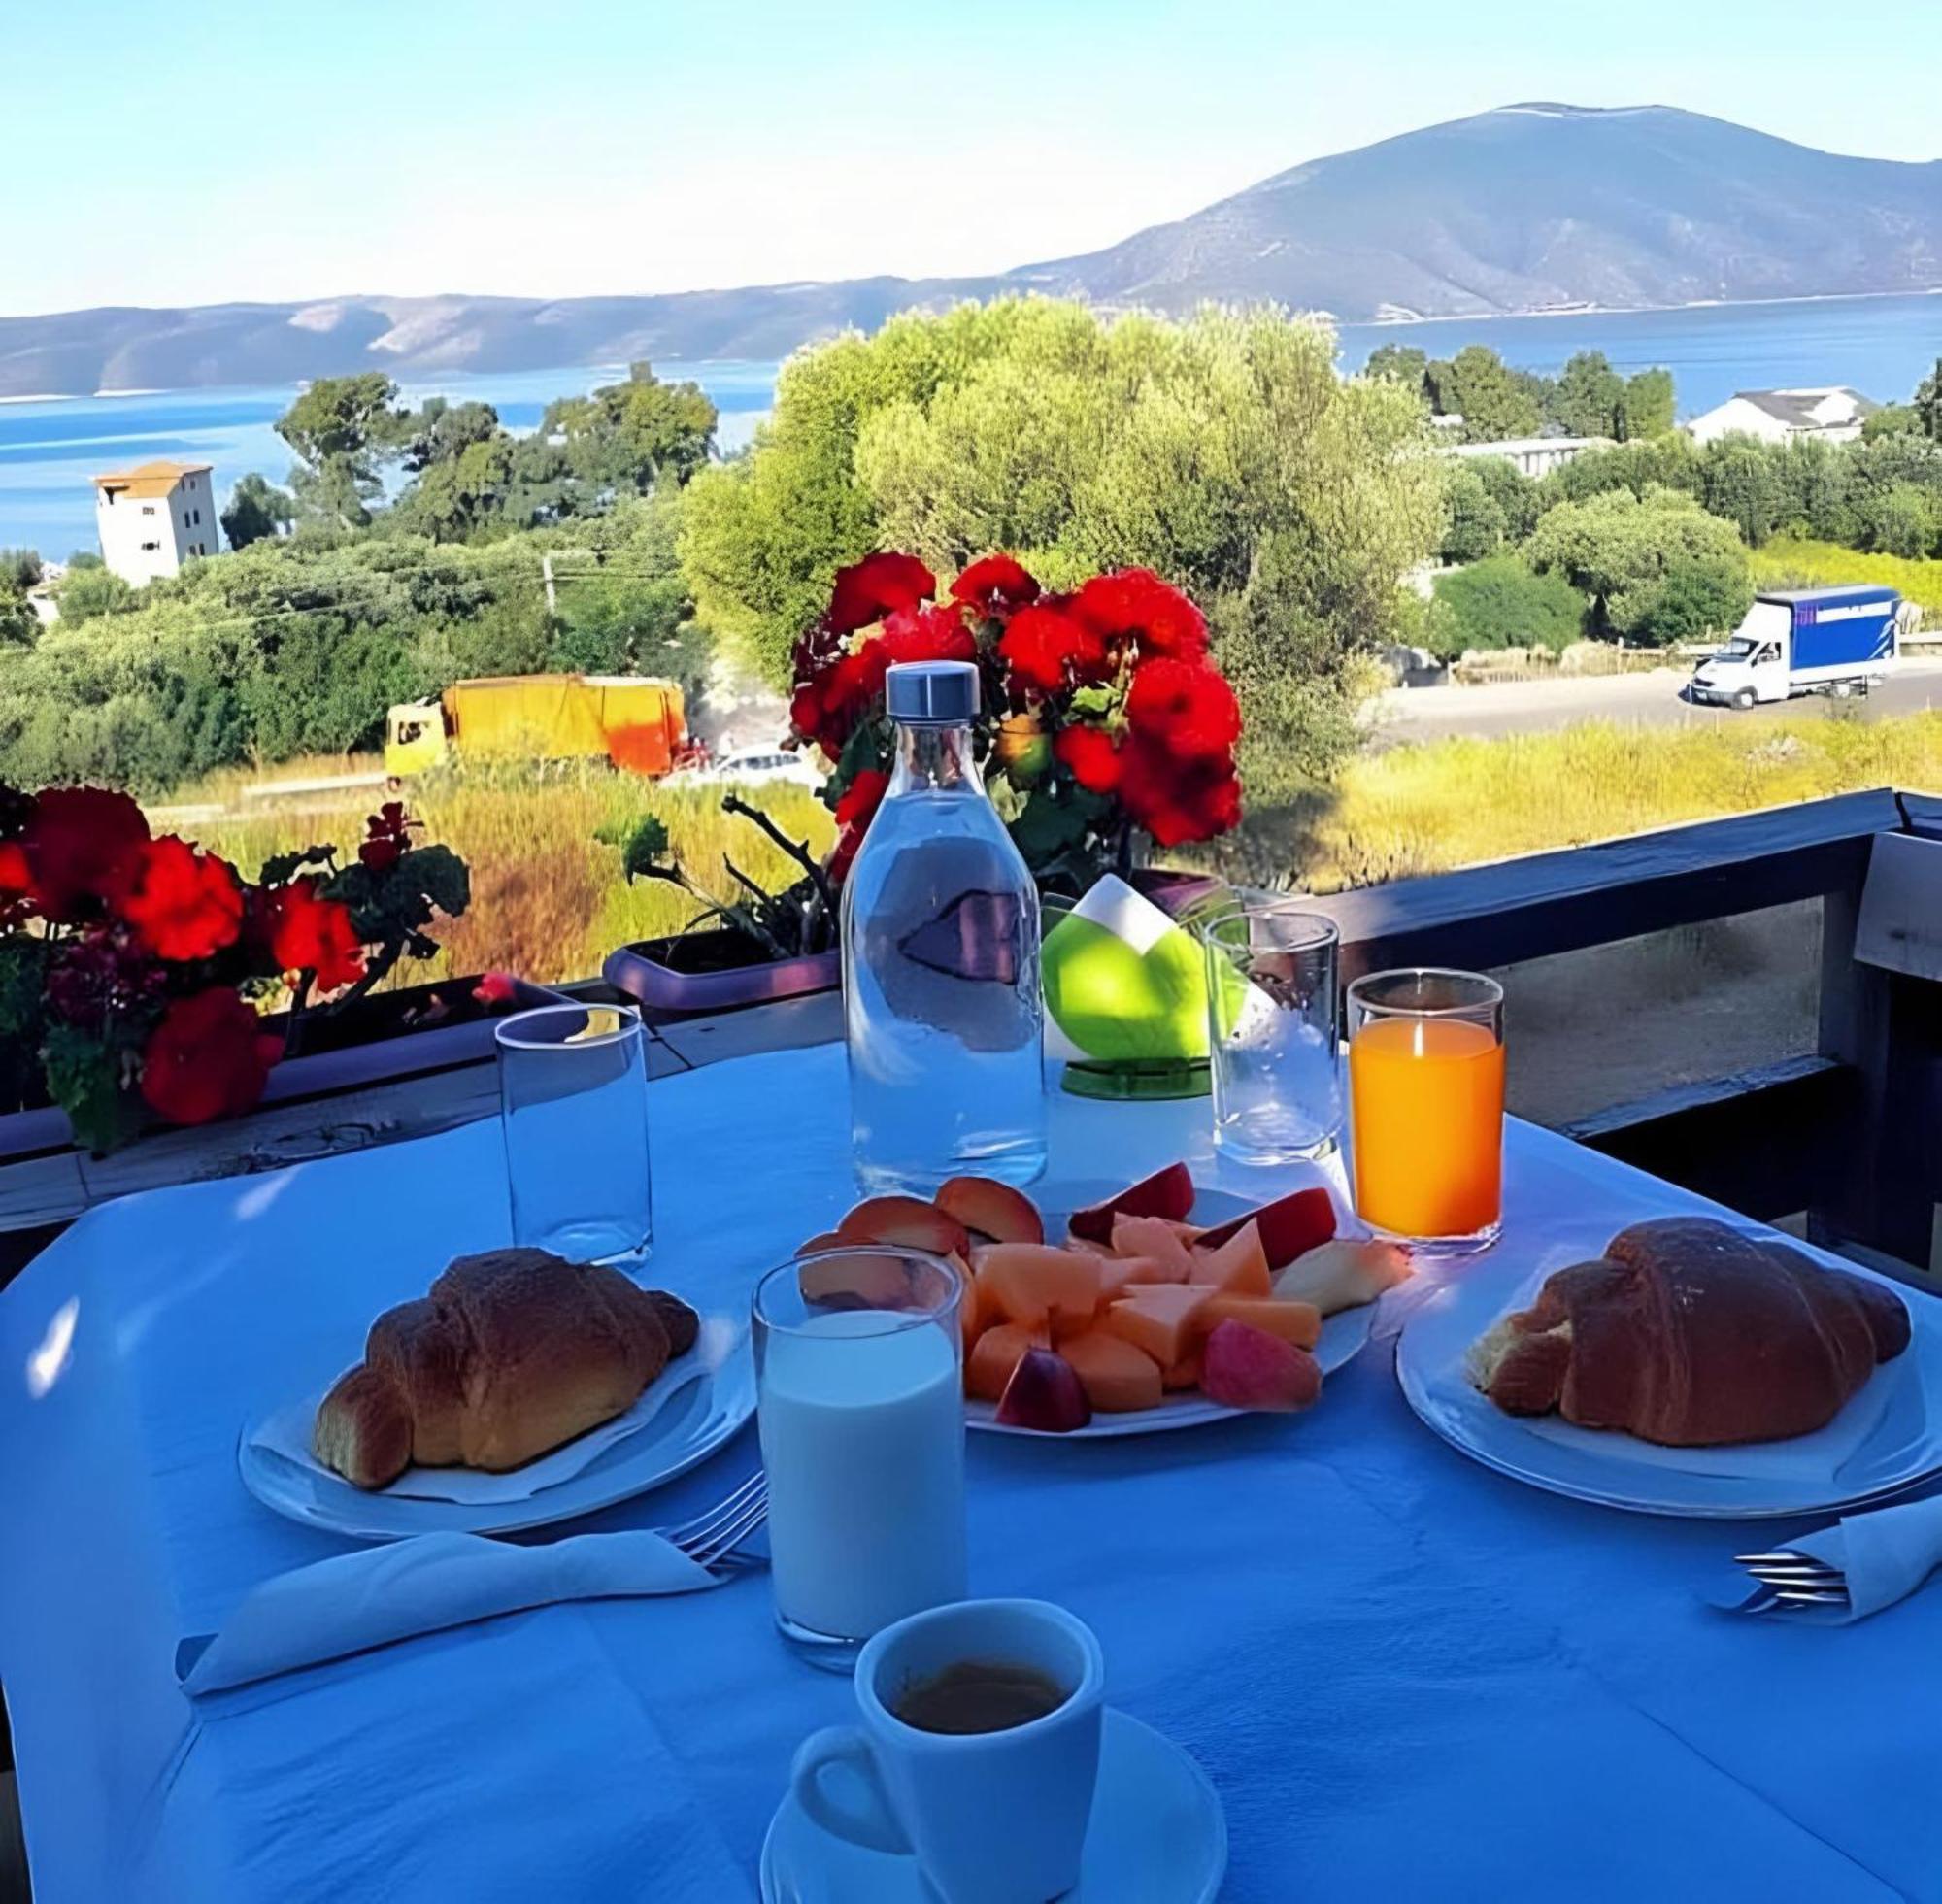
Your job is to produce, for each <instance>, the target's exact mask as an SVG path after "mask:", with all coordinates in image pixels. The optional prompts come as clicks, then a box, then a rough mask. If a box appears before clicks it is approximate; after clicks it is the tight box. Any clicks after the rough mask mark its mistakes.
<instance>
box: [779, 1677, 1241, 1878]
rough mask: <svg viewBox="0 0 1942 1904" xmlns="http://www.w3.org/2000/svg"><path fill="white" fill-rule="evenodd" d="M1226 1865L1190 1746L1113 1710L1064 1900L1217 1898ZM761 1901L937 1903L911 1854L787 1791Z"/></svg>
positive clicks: (1216, 1816) (1216, 1804) (1215, 1809)
mask: <svg viewBox="0 0 1942 1904" xmlns="http://www.w3.org/2000/svg"><path fill="white" fill-rule="evenodd" d="M1226 1869H1227V1820H1226V1818H1225V1817H1224V1816H1223V1814H1222V1810H1221V1801H1220V1799H1219V1798H1218V1797H1216V1796H1215V1793H1214V1787H1212V1786H1211V1785H1209V1784H1208V1783H1207V1775H1206V1774H1205V1773H1204V1772H1202V1771H1201V1769H1200V1767H1199V1766H1198V1765H1196V1764H1195V1763H1194V1762H1193V1760H1192V1759H1191V1758H1189V1756H1188V1755H1187V1754H1186V1753H1184V1752H1183V1751H1182V1750H1181V1749H1180V1748H1179V1747H1178V1746H1177V1745H1175V1744H1174V1743H1173V1742H1172V1740H1170V1739H1163V1738H1161V1736H1160V1735H1159V1734H1158V1733H1157V1732H1155V1730H1154V1729H1153V1727H1152V1726H1150V1725H1143V1724H1141V1722H1140V1721H1139V1720H1136V1719H1134V1718H1132V1717H1130V1716H1129V1715H1128V1714H1126V1713H1122V1712H1115V1711H1114V1710H1113V1709H1112V1708H1111V1707H1108V1708H1107V1710H1106V1723H1105V1727H1104V1730H1103V1732H1102V1734H1101V1738H1100V1748H1099V1785H1098V1788H1097V1790H1096V1791H1095V1792H1094V1793H1093V1797H1092V1819H1091V1822H1090V1824H1089V1825H1088V1827H1087V1832H1086V1853H1085V1856H1084V1858H1083V1859H1082V1860H1081V1863H1080V1867H1079V1883H1078V1885H1077V1887H1075V1888H1073V1889H1072V1890H1070V1891H1068V1892H1066V1894H1065V1896H1064V1897H1063V1898H1062V1899H1061V1900H1060V1904H1212V1900H1213V1898H1214V1895H1215V1893H1216V1892H1217V1891H1219V1889H1220V1888H1221V1879H1222V1875H1223V1874H1224V1873H1225V1871H1226ZM761 1880H762V1904H937V1893H936V1892H935V1891H934V1890H932V1889H931V1887H929V1886H928V1885H927V1884H926V1883H925V1882H924V1880H923V1877H922V1874H921V1872H920V1871H919V1870H918V1868H917V1860H916V1859H915V1858H913V1857H899V1856H895V1855H893V1854H888V1853H886V1852H876V1851H867V1850H865V1849H864V1848H863V1847H862V1846H860V1845H855V1844H852V1843H851V1842H850V1840H849V1839H847V1838H838V1837H835V1836H834V1835H832V1834H831V1833H829V1832H827V1831H824V1830H823V1829H822V1827H821V1826H820V1825H819V1824H816V1823H813V1822H812V1821H811V1820H810V1818H809V1816H808V1814H807V1813H805V1812H804V1811H803V1810H802V1809H801V1808H800V1807H799V1806H798V1805H797V1804H796V1802H795V1799H794V1797H793V1796H790V1797H787V1798H785V1799H784V1800H783V1803H782V1809H781V1810H780V1811H779V1812H777V1814H776V1816H775V1819H774V1820H773V1821H772V1822H771V1824H770V1825H769V1835H768V1837H767V1838H766V1839H765V1840H764V1841H763V1844H762V1865H761Z"/></svg>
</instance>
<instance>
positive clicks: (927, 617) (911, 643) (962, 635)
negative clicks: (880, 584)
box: [870, 602, 978, 685]
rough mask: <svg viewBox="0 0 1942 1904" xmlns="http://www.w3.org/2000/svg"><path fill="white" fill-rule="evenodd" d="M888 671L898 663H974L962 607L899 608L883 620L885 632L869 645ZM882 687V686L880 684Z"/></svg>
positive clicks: (975, 654) (973, 644)
mask: <svg viewBox="0 0 1942 1904" xmlns="http://www.w3.org/2000/svg"><path fill="white" fill-rule="evenodd" d="M870 650H871V651H873V652H881V653H882V655H883V657H884V666H885V667H886V668H888V667H890V666H891V665H892V664H893V663H895V662H898V661H975V660H976V659H977V658H978V644H977V642H976V641H975V640H974V639H973V637H972V634H971V630H970V629H969V628H967V627H966V626H965V625H964V605H963V603H961V602H947V603H945V604H944V605H943V606H942V607H941V608H900V609H898V610H896V611H895V613H894V614H891V615H888V616H887V617H886V618H885V619H884V632H883V633H882V634H881V635H880V636H879V637H878V638H877V639H876V640H875V641H874V642H872V643H871V644H870ZM880 685H881V683H880Z"/></svg>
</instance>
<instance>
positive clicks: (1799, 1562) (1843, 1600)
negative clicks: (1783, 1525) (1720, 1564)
mask: <svg viewBox="0 0 1942 1904" xmlns="http://www.w3.org/2000/svg"><path fill="white" fill-rule="evenodd" d="M1733 1558H1734V1559H1735V1560H1737V1561H1738V1562H1739V1564H1740V1565H1741V1566H1743V1567H1744V1568H1746V1570H1747V1572H1748V1573H1750V1574H1752V1575H1753V1577H1754V1578H1755V1579H1756V1580H1757V1581H1758V1582H1759V1584H1760V1585H1761V1586H1762V1587H1765V1588H1766V1592H1767V1597H1766V1598H1765V1599H1764V1600H1761V1601H1759V1602H1758V1604H1756V1605H1754V1606H1751V1607H1749V1608H1748V1609H1747V1611H1748V1612H1749V1613H1766V1612H1768V1611H1769V1610H1770V1609H1771V1608H1774V1607H1845V1606H1846V1605H1847V1604H1848V1579H1847V1576H1846V1575H1845V1574H1844V1573H1842V1571H1841V1570H1840V1568H1839V1567H1830V1566H1828V1565H1827V1563H1826V1562H1825V1560H1817V1559H1815V1558H1814V1556H1813V1555H1812V1554H1809V1553H1795V1552H1794V1551H1793V1550H1792V1549H1791V1547H1780V1548H1775V1549H1774V1550H1773V1552H1772V1553H1736V1554H1734V1555H1733Z"/></svg>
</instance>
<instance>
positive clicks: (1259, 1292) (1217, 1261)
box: [1188, 1218, 1274, 1296]
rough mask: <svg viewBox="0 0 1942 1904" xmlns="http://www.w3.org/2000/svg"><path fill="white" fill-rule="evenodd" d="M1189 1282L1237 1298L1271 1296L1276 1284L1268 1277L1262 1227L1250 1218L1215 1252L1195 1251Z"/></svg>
mask: <svg viewBox="0 0 1942 1904" xmlns="http://www.w3.org/2000/svg"><path fill="white" fill-rule="evenodd" d="M1188 1281H1189V1282H1190V1283H1202V1284H1205V1285H1206V1286H1208V1287H1209V1288H1214V1289H1224V1290H1225V1291H1226V1292H1227V1293H1228V1294H1229V1295H1235V1296H1267V1295H1269V1294H1271V1293H1272V1292H1273V1290H1274V1281H1273V1279H1272V1278H1271V1277H1270V1276H1269V1275H1268V1253H1267V1252H1266V1251H1265V1250H1264V1249H1262V1248H1261V1232H1260V1226H1259V1225H1258V1224H1257V1223H1256V1222H1255V1221H1254V1220H1253V1219H1252V1218H1251V1219H1249V1220H1248V1221H1247V1222H1245V1223H1243V1224H1242V1225H1241V1227H1240V1228H1239V1229H1237V1230H1236V1231H1235V1232H1234V1234H1233V1235H1232V1236H1230V1237H1229V1238H1228V1239H1227V1241H1226V1242H1224V1243H1222V1244H1220V1245H1219V1246H1217V1247H1216V1248H1214V1249H1212V1250H1204V1249H1203V1250H1196V1251H1194V1253H1193V1267H1192V1270H1191V1273H1190V1274H1189V1277H1188Z"/></svg>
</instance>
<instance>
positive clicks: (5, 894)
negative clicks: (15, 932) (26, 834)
mask: <svg viewBox="0 0 1942 1904" xmlns="http://www.w3.org/2000/svg"><path fill="white" fill-rule="evenodd" d="M33 891H34V874H33V869H32V868H31V867H30V866H28V864H27V849H26V848H25V847H23V846H22V845H21V844H20V843H19V841H18V840H0V924H5V923H11V922H12V921H13V920H14V919H17V918H19V917H24V916H25V914H26V912H27V905H28V901H29V900H30V899H31V898H32V897H33Z"/></svg>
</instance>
